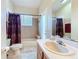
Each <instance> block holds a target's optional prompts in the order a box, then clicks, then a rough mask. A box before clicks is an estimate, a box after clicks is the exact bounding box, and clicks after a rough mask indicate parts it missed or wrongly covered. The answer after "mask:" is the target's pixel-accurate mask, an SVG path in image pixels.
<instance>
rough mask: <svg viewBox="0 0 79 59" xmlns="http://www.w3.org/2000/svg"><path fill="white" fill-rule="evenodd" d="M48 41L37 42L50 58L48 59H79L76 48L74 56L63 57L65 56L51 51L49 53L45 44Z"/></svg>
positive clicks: (40, 40)
mask: <svg viewBox="0 0 79 59" xmlns="http://www.w3.org/2000/svg"><path fill="white" fill-rule="evenodd" d="M47 40H48V39H43V40H42V39H39V40H37V43H38V44H39V46H40V47H41V49H42V51H43V52H44V53H45V54H46V56H47V57H48V59H78V54H77V52H78V50H77V48H75V47H74V48H75V54H73V55H68V56H63V55H57V54H55V53H52V52H50V51H48V50H47V49H45V48H44V43H45V42H46V41H47Z"/></svg>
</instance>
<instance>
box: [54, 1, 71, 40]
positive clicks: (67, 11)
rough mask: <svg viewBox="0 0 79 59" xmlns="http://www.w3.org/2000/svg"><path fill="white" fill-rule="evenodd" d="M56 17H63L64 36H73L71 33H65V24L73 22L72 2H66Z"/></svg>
mask: <svg viewBox="0 0 79 59" xmlns="http://www.w3.org/2000/svg"><path fill="white" fill-rule="evenodd" d="M55 15H56V17H62V18H63V29H64V36H67V37H69V38H71V33H65V24H66V23H71V2H68V3H66V4H65V5H64V6H63V7H62V8H60V9H59V10H58V11H57V12H56V13H55Z"/></svg>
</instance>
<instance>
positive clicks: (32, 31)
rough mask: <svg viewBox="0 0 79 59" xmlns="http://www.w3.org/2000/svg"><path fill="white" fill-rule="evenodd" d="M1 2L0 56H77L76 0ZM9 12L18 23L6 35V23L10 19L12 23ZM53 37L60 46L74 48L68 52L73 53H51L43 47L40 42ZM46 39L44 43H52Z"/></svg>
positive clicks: (33, 58)
mask: <svg viewBox="0 0 79 59" xmlns="http://www.w3.org/2000/svg"><path fill="white" fill-rule="evenodd" d="M34 1H36V2H34ZM1 5H2V6H1V56H2V58H1V59H77V50H78V15H77V13H78V10H77V8H78V7H77V5H78V4H77V0H75V1H74V0H72V1H71V0H59V1H58V0H50V1H49V0H43V1H41V0H17V1H16V0H5V2H4V0H2V2H1ZM11 15H12V17H14V18H15V17H16V18H17V20H18V22H19V20H20V23H18V25H16V26H17V27H16V28H15V25H13V26H12V25H11V31H13V32H12V33H14V32H17V33H16V35H11V34H10V35H9V36H8V35H7V25H8V24H7V22H8V20H10V19H11V22H12V17H11ZM17 16H18V17H17ZM19 16H20V17H19ZM10 17H11V18H10ZM26 18H27V19H29V20H25V19H26ZM3 19H4V20H3ZM22 19H23V20H24V21H22ZM75 19H76V21H75ZM15 20H16V19H15ZM58 20H59V21H58ZM13 22H14V19H13ZM58 22H59V23H60V24H61V25H58ZM8 23H9V22H8ZM59 27H60V29H57V28H59ZM9 31H10V30H9ZM11 31H10V32H9V33H11ZM18 31H19V32H18ZM15 36H16V38H18V40H17V39H15ZM7 37H8V38H7ZM55 40H56V41H57V42H58V43H59V44H61V45H64V44H67V45H69V46H70V47H71V48H72V47H74V48H73V49H72V50H71V51H73V50H74V51H75V50H76V51H75V52H74V53H75V54H74V55H73V56H72V55H71V57H69V56H65V55H67V54H65V55H64V54H63V53H58V52H55V51H54V52H51V51H50V50H51V49H48V46H47V47H45V48H44V46H43V45H42V43H45V42H47V41H48V42H50V41H51V42H52V41H55ZM15 41H16V42H15ZM48 42H47V45H50V46H51V44H53V43H50V44H49V43H48ZM59 44H58V45H59ZM53 47H54V46H53ZM49 48H50V47H49ZM51 48H52V47H51ZM54 48H55V47H54ZM41 50H42V51H41ZM64 50H65V49H64ZM13 52H15V53H13ZM38 53H39V54H40V55H41V56H40V55H39V54H38ZM44 55H45V56H44ZM52 56H53V57H52Z"/></svg>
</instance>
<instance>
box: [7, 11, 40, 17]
mask: <svg viewBox="0 0 79 59" xmlns="http://www.w3.org/2000/svg"><path fill="white" fill-rule="evenodd" d="M9 13H11V12H9ZM12 14H19V15H30V16H41V15H33V14H23V13H12Z"/></svg>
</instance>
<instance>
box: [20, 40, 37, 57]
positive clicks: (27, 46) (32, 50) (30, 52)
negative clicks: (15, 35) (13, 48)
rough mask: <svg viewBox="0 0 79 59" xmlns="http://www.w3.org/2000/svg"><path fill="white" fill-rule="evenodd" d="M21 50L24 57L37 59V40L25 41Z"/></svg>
mask: <svg viewBox="0 0 79 59" xmlns="http://www.w3.org/2000/svg"><path fill="white" fill-rule="evenodd" d="M22 43H23V49H22V52H21V58H22V59H37V48H36V41H31V40H30V41H25V42H22Z"/></svg>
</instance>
